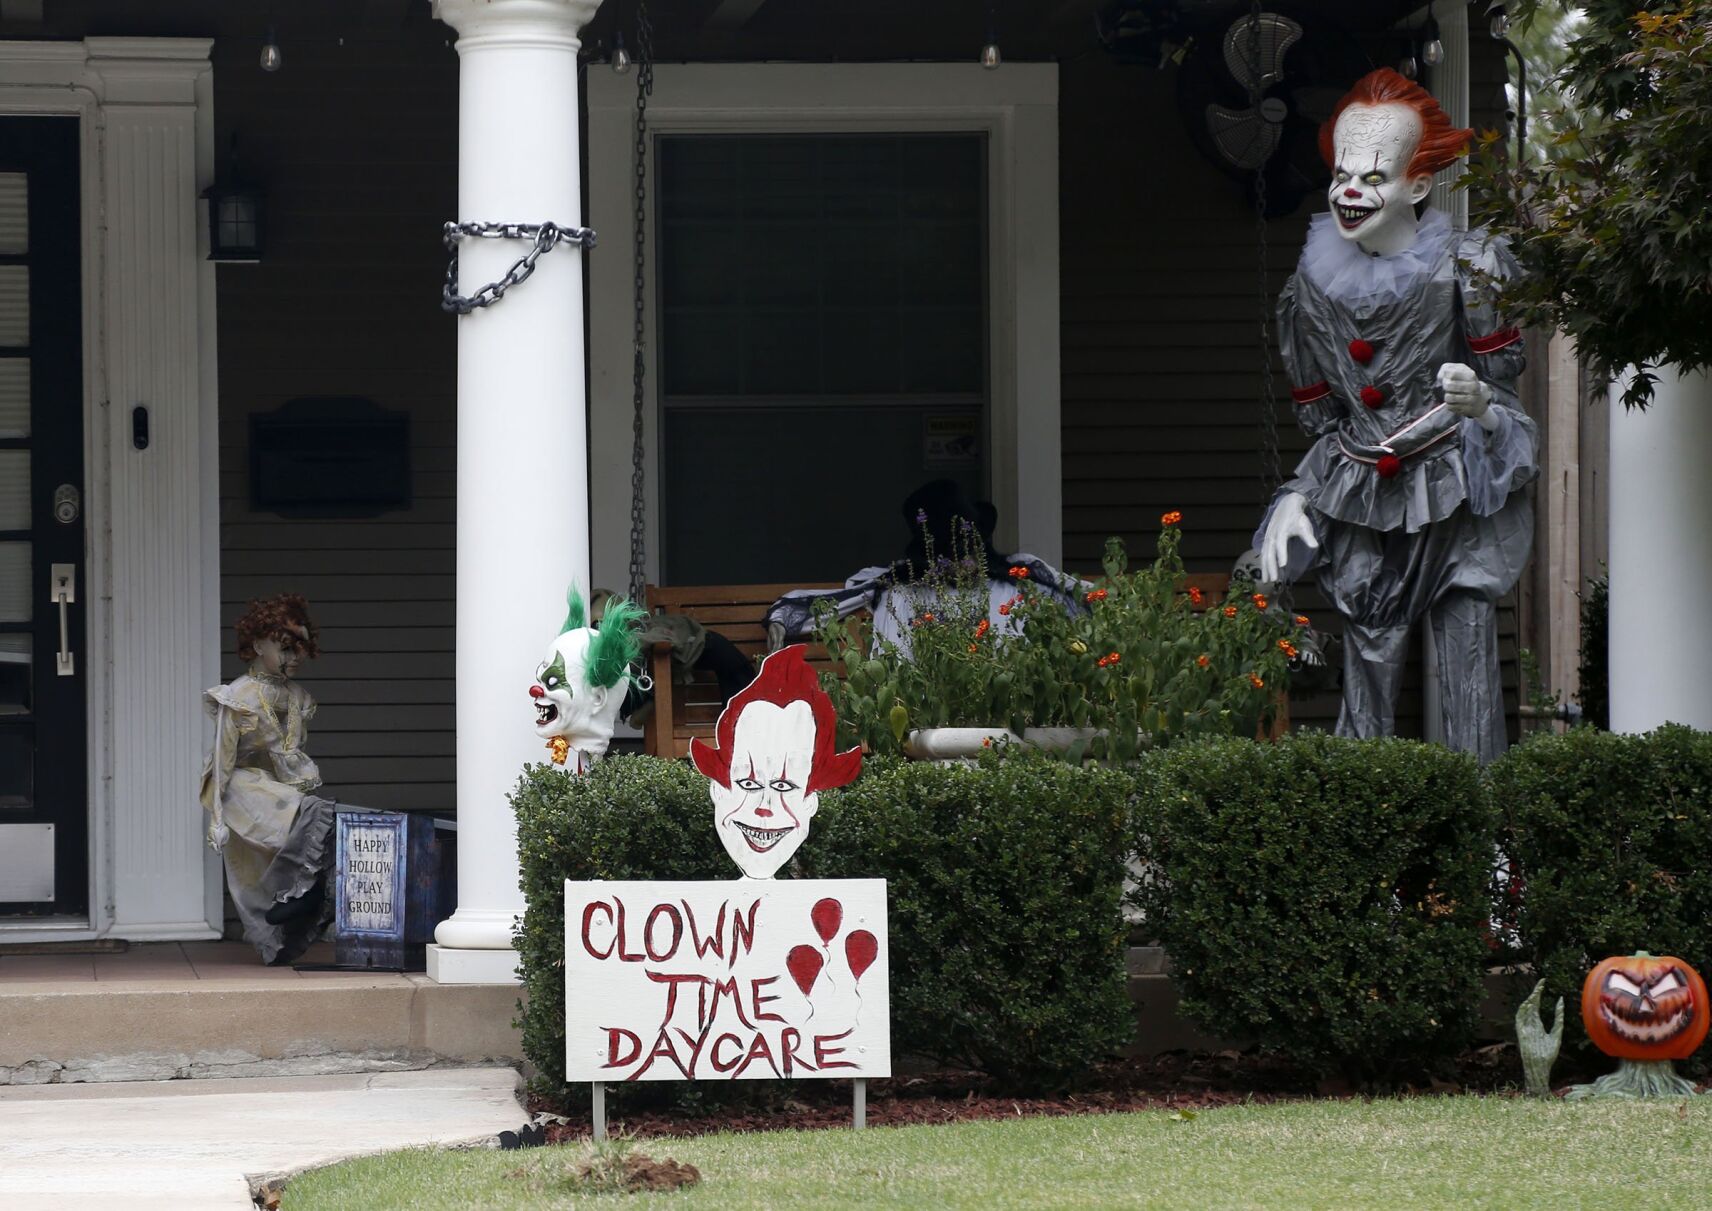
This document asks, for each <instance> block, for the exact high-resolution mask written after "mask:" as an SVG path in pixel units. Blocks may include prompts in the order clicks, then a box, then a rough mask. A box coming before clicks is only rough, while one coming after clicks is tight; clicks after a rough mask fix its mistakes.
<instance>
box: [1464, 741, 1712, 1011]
mask: <svg viewBox="0 0 1712 1211" xmlns="http://www.w3.org/2000/svg"><path fill="white" fill-rule="evenodd" d="M1488 777H1489V780H1490V793H1491V795H1492V801H1493V803H1494V804H1496V805H1497V808H1498V810H1499V811H1500V812H1501V813H1502V816H1503V821H1504V845H1505V848H1506V850H1507V851H1508V853H1509V854H1510V856H1511V858H1512V859H1513V861H1514V864H1515V867H1516V870H1517V873H1518V875H1519V877H1520V881H1521V897H1520V905H1519V908H1518V911H1517V915H1516V924H1517V931H1518V934H1519V936H1520V941H1521V945H1522V949H1523V952H1524V954H1525V956H1526V957H1527V958H1528V959H1529V960H1530V961H1531V962H1532V963H1533V964H1534V967H1535V969H1536V970H1537V971H1538V972H1539V973H1540V975H1542V976H1543V977H1544V978H1545V980H1546V998H1547V1000H1548V1001H1549V998H1551V997H1552V996H1556V995H1559V994H1561V995H1563V996H1564V997H1566V998H1568V1000H1569V1003H1570V1005H1571V1006H1572V1008H1571V1010H1570V1015H1569V1016H1570V1019H1571V1022H1572V1023H1573V1024H1572V1026H1571V1028H1570V1033H1571V1036H1572V1037H1581V1036H1582V1027H1581V1023H1580V1021H1579V1020H1578V1018H1577V1015H1576V1014H1575V1012H1574V1009H1573V1005H1574V1003H1575V998H1576V996H1577V995H1578V993H1579V990H1580V988H1581V981H1582V979H1583V977H1584V976H1585V975H1586V974H1587V971H1588V969H1589V968H1590V967H1591V966H1592V965H1593V964H1594V963H1596V962H1598V961H1599V960H1600V959H1603V958H1606V957H1608V956H1610V955H1615V954H1632V953H1634V952H1635V951H1637V950H1650V951H1652V952H1653V953H1654V954H1674V955H1677V956H1679V957H1681V958H1683V959H1686V960H1687V961H1688V962H1689V963H1690V964H1692V965H1694V966H1695V967H1697V968H1699V969H1700V970H1701V971H1702V972H1706V971H1707V970H1708V969H1709V968H1712V862H1709V861H1708V858H1709V856H1712V734H1709V733H1706V732H1697V731H1695V730H1693V729H1692V728H1687V727H1682V726H1679V725H1675V724H1671V725H1667V726H1665V727H1662V728H1660V729H1659V730H1658V731H1656V732H1651V733H1649V734H1647V735H1645V736H1620V735H1612V734H1610V733H1608V732H1600V731H1596V730H1594V729H1592V728H1576V729H1574V730H1573V731H1570V732H1568V733H1566V734H1563V735H1555V736H1554V735H1542V736H1537V737H1535V738H1533V739H1531V740H1529V741H1528V742H1527V743H1526V744H1522V745H1519V746H1517V747H1516V748H1514V749H1511V750H1510V752H1509V753H1507V754H1506V755H1505V756H1504V757H1503V758H1502V759H1501V760H1499V761H1497V762H1495V763H1494V764H1493V765H1492V767H1491V769H1490V770H1489V771H1488Z"/></svg>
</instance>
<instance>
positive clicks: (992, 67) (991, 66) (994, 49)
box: [981, 4, 1004, 71]
mask: <svg viewBox="0 0 1712 1211" xmlns="http://www.w3.org/2000/svg"><path fill="white" fill-rule="evenodd" d="M1003 62H1004V57H1003V56H1002V55H1000V54H999V31H998V28H997V22H995V21H994V19H993V6H992V5H990V4H989V5H988V6H987V42H986V45H984V46H982V47H981V66H982V67H984V68H986V69H987V70H988V71H997V70H998V67H999V64H1000V63H1003Z"/></svg>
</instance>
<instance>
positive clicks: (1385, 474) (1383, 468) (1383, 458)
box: [1373, 454, 1403, 479]
mask: <svg viewBox="0 0 1712 1211" xmlns="http://www.w3.org/2000/svg"><path fill="white" fill-rule="evenodd" d="M1373 469H1374V470H1375V471H1377V472H1379V478H1380V479H1390V478H1391V477H1392V476H1393V475H1395V474H1397V472H1399V471H1401V470H1402V469H1403V460H1402V459H1400V458H1398V457H1397V456H1396V455H1395V454H1381V455H1380V456H1379V461H1378V462H1376V463H1374V464H1373Z"/></svg>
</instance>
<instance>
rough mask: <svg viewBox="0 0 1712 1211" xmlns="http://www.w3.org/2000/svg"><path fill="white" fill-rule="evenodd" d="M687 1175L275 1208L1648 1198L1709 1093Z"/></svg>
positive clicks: (537, 1175) (553, 1164) (758, 1141)
mask: <svg viewBox="0 0 1712 1211" xmlns="http://www.w3.org/2000/svg"><path fill="white" fill-rule="evenodd" d="M637 1149H638V1150H639V1151H641V1152H645V1153H648V1154H649V1155H651V1156H654V1157H657V1158H658V1157H664V1156H671V1157H673V1158H675V1159H677V1160H680V1161H688V1162H689V1163H691V1164H694V1165H696V1166H697V1167H699V1168H700V1169H701V1172H702V1182H701V1184H700V1185H699V1186H695V1187H692V1188H690V1189H688V1190H685V1191H679V1192H677V1193H674V1194H669V1195H627V1196H622V1197H620V1196H614V1195H590V1194H586V1193H585V1194H583V1195H581V1197H580V1199H579V1197H578V1196H577V1195H576V1194H573V1193H571V1192H569V1190H568V1189H567V1187H565V1186H564V1185H562V1184H561V1183H560V1182H559V1180H558V1175H559V1174H561V1173H563V1172H564V1171H565V1170H566V1169H567V1168H568V1167H569V1166H570V1165H571V1164H572V1163H574V1162H575V1161H577V1160H579V1159H581V1157H582V1155H583V1153H582V1150H581V1149H579V1148H576V1147H561V1148H538V1149H532V1150H528V1151H524V1152H494V1151H473V1152H436V1151H426V1150H420V1151H411V1152H401V1153H391V1154H388V1155H385V1156H378V1157H370V1158H368V1159H365V1160H357V1161H349V1162H347V1163H345V1164H341V1165H335V1166H333V1167H331V1168H328V1169H322V1170H318V1171H316V1172H313V1173H308V1174H304V1175H303V1176H301V1177H299V1178H296V1179H295V1180H293V1181H292V1182H291V1184H290V1185H289V1186H288V1187H287V1188H286V1191H285V1199H284V1203H283V1206H284V1208H285V1211H317V1209H325V1211H334V1209H338V1211H346V1209H348V1208H359V1207H360V1208H363V1211H387V1209H388V1208H401V1209H402V1208H423V1209H428V1208H482V1209H483V1211H487V1209H489V1208H492V1209H495V1211H504V1209H509V1208H535V1207H561V1206H566V1205H569V1204H571V1203H574V1202H578V1201H596V1200H600V1199H607V1200H613V1205H614V1206H616V1207H633V1206H634V1207H641V1206H644V1205H645V1206H654V1205H657V1204H661V1203H668V1202H669V1203H671V1204H672V1205H674V1206H678V1205H681V1206H684V1207H757V1208H781V1207H782V1208H791V1209H792V1211H796V1209H798V1208H804V1207H852V1206H859V1205H860V1206H872V1205H879V1206H890V1207H929V1208H934V1209H935V1211H941V1209H944V1208H955V1207H970V1208H987V1207H1102V1208H1103V1207H1166V1206H1171V1207H1180V1206H1188V1207H1194V1208H1197V1209H1198V1208H1202V1207H1265V1208H1269V1209H1270V1208H1279V1207H1304V1208H1305V1207H1313V1208H1323V1207H1339V1208H1342V1207H1386V1208H1392V1207H1433V1208H1441V1207H1457V1208H1461V1207H1503V1208H1506V1209H1508V1208H1525V1207H1542V1208H1543V1207H1550V1208H1560V1207H1568V1206H1585V1205H1591V1204H1592V1203H1593V1202H1594V1201H1595V1200H1597V1201H1606V1200H1612V1201H1616V1202H1621V1203H1622V1204H1623V1205H1625V1206H1637V1207H1655V1206H1658V1207H1662V1206H1670V1205H1675V1204H1678V1203H1680V1202H1682V1201H1683V1199H1684V1198H1687V1199H1688V1201H1689V1202H1690V1203H1692V1202H1693V1201H1695V1196H1694V1195H1693V1194H1692V1191H1694V1190H1697V1189H1701V1188H1702V1187H1703V1186H1704V1185H1705V1182H1706V1177H1707V1174H1708V1172H1709V1171H1712V1169H1709V1166H1712V1098H1708V1099H1705V1100H1704V1101H1694V1102H1689V1103H1683V1102H1644V1103H1643V1102H1635V1103H1627V1104H1624V1103H1617V1102H1596V1103H1586V1102H1582V1103H1563V1102H1550V1103H1547V1102H1534V1101H1526V1100H1522V1099H1518V1098H1477V1097H1445V1098H1413V1099H1406V1100H1395V1101H1380V1102H1373V1103H1362V1102H1350V1101H1343V1102H1298V1103H1288V1104H1283V1105H1273V1106H1237V1107H1230V1108H1226V1109H1220V1110H1209V1111H1205V1112H1203V1113H1200V1114H1198V1115H1196V1116H1195V1117H1194V1118H1193V1119H1191V1120H1179V1119H1173V1118H1172V1117H1171V1116H1170V1115H1168V1114H1167V1113H1165V1112H1161V1111H1154V1112H1147V1113H1141V1114H1113V1115H1088V1116H1085V1117H1076V1118H1033V1119H1015V1120H1006V1121H1003V1122H979V1123H958V1124H953V1125H949V1126H941V1127H903V1128H871V1129H869V1130H868V1131H865V1132H860V1133H858V1132H852V1131H816V1132H772V1133H765V1134H751V1135H721V1136H707V1137H703V1138H700V1139H682V1140H678V1139H674V1140H647V1141H640V1142H639V1143H638V1145H637Z"/></svg>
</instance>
